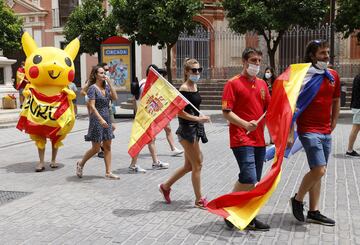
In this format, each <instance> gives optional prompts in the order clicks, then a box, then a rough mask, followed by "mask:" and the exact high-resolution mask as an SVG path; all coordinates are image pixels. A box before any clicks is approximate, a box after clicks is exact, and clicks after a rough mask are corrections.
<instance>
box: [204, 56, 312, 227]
mask: <svg viewBox="0 0 360 245" xmlns="http://www.w3.org/2000/svg"><path fill="white" fill-rule="evenodd" d="M310 65H311V64H310V63H306V64H294V65H291V66H290V67H289V68H288V69H287V70H286V71H285V72H284V73H282V74H281V75H280V76H279V77H278V78H277V80H276V81H275V83H274V85H273V89H272V99H271V103H270V105H269V108H268V110H267V115H266V124H267V127H268V129H269V132H270V135H271V137H272V140H273V142H274V143H275V157H274V161H273V164H272V166H271V169H270V171H269V172H268V173H267V174H266V176H264V177H263V178H262V179H261V181H260V182H259V183H258V184H257V185H256V187H255V188H254V189H253V190H251V191H242V192H234V193H230V194H226V195H223V196H221V197H218V198H216V199H214V200H212V201H211V202H209V204H208V205H207V209H208V210H209V211H210V212H212V213H214V214H217V215H219V216H222V217H224V218H226V219H227V220H229V221H230V222H231V223H233V224H234V225H235V226H236V227H238V228H239V229H241V230H242V229H244V228H245V227H246V226H247V225H248V224H249V223H250V222H251V220H252V219H253V218H254V217H255V216H256V214H257V213H258V212H259V210H260V209H261V207H262V206H263V205H264V204H265V203H266V202H267V200H268V199H269V198H270V196H271V195H272V193H273V192H274V191H275V189H276V186H277V184H278V183H279V181H280V176H281V164H282V161H283V158H284V153H285V149H286V145H287V138H288V135H289V132H290V128H291V125H292V122H293V115H294V113H295V111H296V104H297V99H298V95H299V92H300V90H301V88H302V84H303V81H304V78H305V76H306V74H307V72H308V70H309V68H310Z"/></svg>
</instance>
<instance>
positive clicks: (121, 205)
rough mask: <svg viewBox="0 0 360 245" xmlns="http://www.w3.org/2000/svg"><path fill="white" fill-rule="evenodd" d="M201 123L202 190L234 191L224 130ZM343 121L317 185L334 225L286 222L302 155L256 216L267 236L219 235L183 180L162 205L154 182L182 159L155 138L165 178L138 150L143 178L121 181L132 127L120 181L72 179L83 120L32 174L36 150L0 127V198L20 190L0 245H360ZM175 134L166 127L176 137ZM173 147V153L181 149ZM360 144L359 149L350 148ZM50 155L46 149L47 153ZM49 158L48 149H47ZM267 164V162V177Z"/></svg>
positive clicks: (358, 179) (119, 141)
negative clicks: (53, 161)
mask: <svg viewBox="0 0 360 245" xmlns="http://www.w3.org/2000/svg"><path fill="white" fill-rule="evenodd" d="M212 118H213V123H212V124H211V125H207V133H208V138H209V143H208V144H206V145H202V146H201V147H202V151H203V154H204V166H203V172H202V189H203V193H205V194H206V195H207V197H208V199H213V198H215V197H217V196H219V195H221V194H224V193H227V192H229V191H230V190H231V189H232V185H233V183H234V182H235V181H236V176H237V172H238V167H237V164H236V162H235V158H234V156H233V155H232V152H231V150H230V149H229V148H228V133H227V124H226V122H225V121H224V120H223V119H222V117H221V115H213V116H212ZM350 120H351V119H350V118H342V119H340V123H339V125H338V127H337V128H336V130H335V132H334V137H333V151H332V155H331V158H330V162H329V166H328V172H327V174H326V177H325V178H324V179H323V195H322V196H321V210H322V212H324V213H325V214H326V215H328V216H330V217H333V218H335V220H336V221H337V224H336V226H335V227H325V226H320V225H315V224H300V223H298V222H297V221H295V219H294V218H293V217H292V215H291V214H290V207H289V205H288V201H289V198H290V197H291V196H292V195H293V194H294V192H295V191H296V190H297V188H298V186H299V183H300V181H301V178H302V176H303V175H304V173H305V172H306V171H307V164H306V161H305V154H304V152H299V153H297V154H296V155H294V156H293V157H292V158H291V159H288V160H285V162H284V164H283V174H282V179H281V182H280V183H279V185H278V188H277V190H276V191H275V192H274V194H273V196H272V197H271V199H270V200H269V202H268V203H267V204H266V205H265V206H264V208H263V209H262V210H261V212H260V215H259V219H261V220H264V221H267V222H268V223H270V224H271V230H270V231H269V232H254V231H238V230H228V229H227V228H225V226H224V224H223V221H222V219H221V218H219V217H217V216H215V215H213V214H210V213H208V212H207V211H204V210H200V209H197V208H193V203H194V195H193V191H192V186H191V178H190V175H187V176H185V177H184V178H183V179H181V180H180V181H179V182H178V183H176V184H175V185H174V186H173V192H172V199H173V203H172V204H170V205H167V204H165V203H164V202H163V200H162V198H161V196H160V194H159V192H158V190H157V185H158V183H160V182H162V181H164V180H165V179H166V178H168V177H169V175H170V174H171V173H172V172H173V171H174V170H175V169H176V168H177V167H179V166H181V165H182V164H183V157H172V156H170V152H169V147H168V145H167V142H166V139H165V134H164V133H163V132H162V133H160V135H159V136H158V139H157V143H156V145H157V148H158V153H159V158H160V159H161V160H163V161H166V162H170V169H169V170H156V171H155V170H154V171H153V170H151V157H150V154H149V152H148V149H147V148H145V149H144V150H143V151H142V153H141V155H140V158H139V164H140V165H141V166H143V167H145V168H146V169H149V170H148V172H147V173H146V174H138V175H136V174H128V173H127V167H128V165H129V162H130V158H129V156H128V154H127V144H128V139H129V134H130V129H131V124H132V120H131V119H118V120H117V121H118V123H117V129H116V131H115V132H116V138H115V139H114V141H113V169H114V172H115V173H117V174H119V175H120V176H121V180H119V181H110V180H105V179H104V178H103V176H104V164H103V161H102V159H99V158H97V157H94V158H92V159H90V161H89V162H88V164H87V165H86V166H85V170H84V177H83V178H82V179H78V178H77V177H76V176H75V162H76V161H77V160H78V159H79V158H80V157H81V156H82V155H83V154H84V152H85V151H86V150H87V149H88V148H89V147H90V143H87V142H84V138H83V135H84V134H85V133H86V131H87V125H88V122H87V119H86V118H82V119H80V120H78V121H77V123H76V125H75V128H74V130H73V132H72V133H71V134H69V135H68V137H67V138H66V140H65V142H64V147H62V148H61V149H60V150H59V155H58V162H59V163H60V167H59V168H58V169H55V170H54V169H50V168H49V166H46V171H45V172H42V173H35V172H34V167H35V162H36V161H37V153H36V148H35V146H34V144H33V143H32V142H30V141H29V140H28V136H27V135H25V134H23V133H21V132H19V131H18V130H16V129H15V128H4V129H0V136H1V139H2V140H1V143H0V157H1V161H0V191H17V192H23V193H25V192H27V193H29V194H28V195H25V196H23V197H19V198H17V199H16V200H13V201H11V202H6V203H5V204H3V205H1V206H0V244H113V243H119V244H120V243H121V244H172V245H173V244H174V245H175V244H199V245H200V244H201V245H205V244H360V201H359V199H360V197H359V193H360V192H359V188H360V159H353V158H346V157H344V154H343V153H344V152H345V150H346V145H347V139H348V134H349V131H350V129H351V124H350ZM176 126H177V122H176V120H174V121H173V122H172V128H173V131H175V129H176ZM178 146H180V145H178ZM358 146H359V144H358V142H357V147H358ZM48 148H50V147H48ZM46 159H47V160H48V161H49V160H50V151H49V149H47V151H46ZM269 167H270V163H267V164H266V169H265V171H267V170H268V169H269Z"/></svg>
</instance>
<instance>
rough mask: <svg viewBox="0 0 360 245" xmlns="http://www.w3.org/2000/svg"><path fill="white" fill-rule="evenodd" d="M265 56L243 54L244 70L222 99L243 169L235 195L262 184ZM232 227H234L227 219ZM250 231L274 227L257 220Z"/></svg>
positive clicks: (257, 52)
mask: <svg viewBox="0 0 360 245" xmlns="http://www.w3.org/2000/svg"><path fill="white" fill-rule="evenodd" d="M261 59H262V53H261V51H260V50H257V49H254V48H246V49H245V50H244V52H243V54H242V62H243V70H242V72H241V74H240V75H237V76H235V77H233V78H231V79H230V80H229V81H227V83H226V84H225V87H224V91H223V96H222V110H223V116H224V117H225V119H227V120H228V121H229V122H230V127H229V134H230V148H231V149H232V151H233V153H234V155H235V158H236V160H237V163H238V165H239V168H240V173H239V180H238V181H237V182H236V183H235V186H234V189H233V192H239V191H248V190H251V189H253V188H254V187H255V184H256V183H257V182H259V181H260V179H261V173H262V168H263V163H264V159H265V151H266V150H265V140H264V126H265V122H264V121H265V120H258V119H259V118H261V116H262V115H263V114H264V113H265V111H266V109H267V107H268V105H269V102H270V94H269V90H268V87H267V84H266V82H265V81H264V80H262V79H260V78H257V77H256V75H257V74H258V72H259V70H260V62H261ZM225 222H226V225H227V226H228V227H233V224H232V223H231V222H230V221H228V220H226V219H225ZM247 228H248V229H254V230H269V229H270V226H269V225H267V224H264V223H262V222H260V221H259V220H257V219H256V218H255V219H253V221H252V222H251V223H250V224H249V225H248V227H247Z"/></svg>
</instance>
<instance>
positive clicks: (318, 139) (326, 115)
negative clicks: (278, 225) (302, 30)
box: [288, 40, 340, 226]
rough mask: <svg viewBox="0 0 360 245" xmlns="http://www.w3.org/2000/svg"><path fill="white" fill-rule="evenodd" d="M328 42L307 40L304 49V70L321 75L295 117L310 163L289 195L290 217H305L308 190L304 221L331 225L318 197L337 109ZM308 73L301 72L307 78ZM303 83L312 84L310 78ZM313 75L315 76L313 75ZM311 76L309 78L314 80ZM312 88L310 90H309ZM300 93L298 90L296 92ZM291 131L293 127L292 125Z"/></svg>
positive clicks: (337, 84) (336, 87)
mask: <svg viewBox="0 0 360 245" xmlns="http://www.w3.org/2000/svg"><path fill="white" fill-rule="evenodd" d="M329 50H330V49H329V43H328V42H327V41H325V40H313V41H310V42H309V43H308V45H307V47H306V50H305V62H307V63H311V66H310V68H309V71H308V74H316V76H319V75H321V76H322V79H319V82H320V84H318V85H319V89H318V90H317V91H316V90H315V91H314V90H310V89H308V90H306V91H305V88H306V84H305V85H304V89H303V91H304V93H306V96H309V95H310V94H311V93H312V94H313V96H314V97H313V99H312V101H311V102H310V103H309V105H308V106H307V107H306V108H305V109H304V111H303V112H302V113H301V114H300V115H299V116H298V118H297V120H296V124H297V132H298V135H299V139H300V141H301V143H302V145H303V147H304V149H305V153H306V156H307V161H308V164H309V167H310V171H308V172H307V173H306V174H305V176H304V177H303V179H302V181H301V184H300V187H299V189H298V191H297V193H296V194H295V195H294V196H293V197H292V198H291V199H290V204H291V208H292V213H293V215H294V217H295V218H296V219H297V220H299V221H301V222H304V221H305V216H304V213H303V211H304V203H303V200H304V198H305V195H306V194H307V193H309V211H308V213H307V219H306V220H307V221H308V222H313V223H318V224H323V225H327V226H334V225H335V221H334V220H332V219H330V218H328V217H326V216H325V215H323V214H321V213H320V211H319V200H320V194H321V179H322V177H323V176H324V175H325V173H326V168H327V163H328V159H329V155H330V151H331V132H332V131H333V130H334V129H335V127H336V123H337V119H338V116H339V111H340V99H339V97H340V79H339V75H338V74H337V72H336V71H335V70H332V69H328V62H329ZM308 74H307V75H306V76H305V79H306V78H307V76H308ZM316 76H315V75H313V76H312V78H311V79H310V80H309V81H307V84H312V81H311V80H312V79H314V77H316ZM315 79H316V78H315ZM315 79H314V80H313V81H315ZM312 91H314V92H312ZM300 96H301V94H300ZM292 131H293V129H292ZM293 141H294V139H293V136H290V137H289V140H288V142H289V145H291V144H292V143H293Z"/></svg>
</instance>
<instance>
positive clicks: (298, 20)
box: [223, 0, 329, 68]
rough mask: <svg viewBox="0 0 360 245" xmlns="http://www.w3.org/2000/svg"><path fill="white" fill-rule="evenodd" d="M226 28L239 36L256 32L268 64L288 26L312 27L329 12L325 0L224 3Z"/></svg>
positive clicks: (272, 64) (232, 0) (271, 63)
mask: <svg viewBox="0 0 360 245" xmlns="http://www.w3.org/2000/svg"><path fill="white" fill-rule="evenodd" d="M223 7H224V9H225V10H226V11H227V18H228V19H229V27H230V28H231V29H232V30H233V31H235V32H237V33H240V34H244V33H246V32H247V31H256V32H257V33H258V34H259V35H261V36H263V37H264V38H265V41H266V45H267V49H268V55H269V59H270V65H271V66H272V67H274V68H275V53H276V50H277V48H278V46H279V43H280V40H281V38H282V37H283V35H284V33H285V32H286V31H287V30H288V29H289V28H290V27H292V26H294V25H299V26H301V27H310V28H316V27H317V26H318V24H319V23H321V22H322V20H323V19H324V17H325V16H326V14H327V13H328V9H329V1H328V0H286V1H283V0H257V1H253V0H224V1H223Z"/></svg>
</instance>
